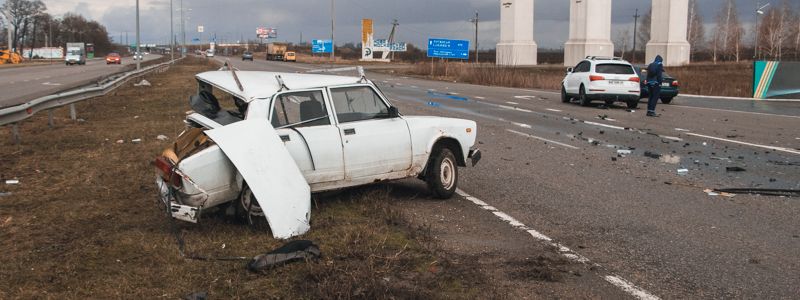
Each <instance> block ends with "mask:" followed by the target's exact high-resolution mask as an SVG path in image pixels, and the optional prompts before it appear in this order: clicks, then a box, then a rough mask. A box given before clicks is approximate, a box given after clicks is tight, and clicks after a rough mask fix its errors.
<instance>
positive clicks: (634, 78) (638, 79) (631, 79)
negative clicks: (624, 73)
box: [628, 76, 641, 82]
mask: <svg viewBox="0 0 800 300" xmlns="http://www.w3.org/2000/svg"><path fill="white" fill-rule="evenodd" d="M640 80H641V79H640V78H639V77H638V76H637V77H631V78H628V81H633V82H639V81H640Z"/></svg>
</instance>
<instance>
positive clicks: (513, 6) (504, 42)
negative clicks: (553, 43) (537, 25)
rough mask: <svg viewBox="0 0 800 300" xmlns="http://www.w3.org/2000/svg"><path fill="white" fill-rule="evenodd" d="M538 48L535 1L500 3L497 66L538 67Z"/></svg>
mask: <svg viewBox="0 0 800 300" xmlns="http://www.w3.org/2000/svg"><path fill="white" fill-rule="evenodd" d="M537 50H538V47H537V46H536V42H535V41H534V40H533V0H503V1H500V43H498V44H497V64H498V65H501V66H533V65H536V63H537V60H536V58H537V57H536V51H537Z"/></svg>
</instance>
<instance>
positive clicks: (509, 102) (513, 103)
mask: <svg viewBox="0 0 800 300" xmlns="http://www.w3.org/2000/svg"><path fill="white" fill-rule="evenodd" d="M506 103H508V104H511V105H517V104H519V103H517V102H511V101H506Z"/></svg>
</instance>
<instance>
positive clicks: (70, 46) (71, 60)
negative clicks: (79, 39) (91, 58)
mask: <svg viewBox="0 0 800 300" xmlns="http://www.w3.org/2000/svg"><path fill="white" fill-rule="evenodd" d="M64 63H65V64H66V65H68V66H70V65H74V64H78V65H85V64H86V44H84V43H67V53H66V55H65V56H64Z"/></svg>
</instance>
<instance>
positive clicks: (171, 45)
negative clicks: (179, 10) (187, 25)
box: [169, 0, 175, 60]
mask: <svg viewBox="0 0 800 300" xmlns="http://www.w3.org/2000/svg"><path fill="white" fill-rule="evenodd" d="M172 10H173V8H172V0H169V58H170V60H175V33H173V32H172V30H173V29H174V28H175V24H173V23H172Z"/></svg>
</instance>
